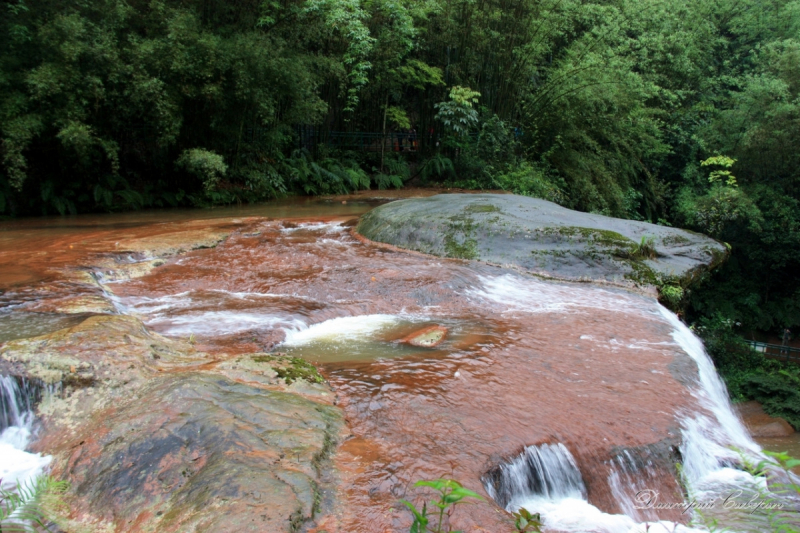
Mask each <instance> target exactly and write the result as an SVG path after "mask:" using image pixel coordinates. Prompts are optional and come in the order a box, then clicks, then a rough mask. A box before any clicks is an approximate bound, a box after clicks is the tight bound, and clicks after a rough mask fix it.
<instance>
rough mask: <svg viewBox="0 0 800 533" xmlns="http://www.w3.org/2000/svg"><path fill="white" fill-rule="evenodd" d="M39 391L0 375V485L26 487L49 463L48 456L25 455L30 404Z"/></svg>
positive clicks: (30, 421) (30, 430)
mask: <svg viewBox="0 0 800 533" xmlns="http://www.w3.org/2000/svg"><path fill="white" fill-rule="evenodd" d="M39 394H40V391H39V390H38V388H37V387H36V386H34V385H33V384H31V383H30V382H28V381H25V380H16V379H14V378H12V377H9V376H0V486H2V488H3V489H5V490H12V489H15V488H16V487H17V485H18V484H19V485H21V486H30V484H31V482H32V481H33V480H34V479H36V477H37V476H38V475H40V474H41V473H42V472H43V471H44V469H45V467H46V466H47V465H48V464H49V463H50V460H51V458H50V457H49V456H42V455H41V454H38V453H30V452H27V451H26V449H27V448H28V445H29V444H30V442H31V437H32V434H33V425H34V415H33V403H34V401H35V400H36V398H37V396H38V395H39Z"/></svg>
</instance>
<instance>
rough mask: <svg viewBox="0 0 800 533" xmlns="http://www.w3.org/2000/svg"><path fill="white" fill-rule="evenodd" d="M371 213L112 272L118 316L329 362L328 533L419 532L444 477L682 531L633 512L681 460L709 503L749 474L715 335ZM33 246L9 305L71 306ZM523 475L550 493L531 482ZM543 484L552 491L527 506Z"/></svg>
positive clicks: (677, 492)
mask: <svg viewBox="0 0 800 533" xmlns="http://www.w3.org/2000/svg"><path fill="white" fill-rule="evenodd" d="M368 207H369V206H367V205H353V204H349V205H347V206H331V208H330V210H328V211H326V212H323V213H314V214H308V215H306V216H303V214H300V215H299V216H298V215H295V218H294V219H292V220H289V219H288V218H287V217H288V216H290V212H286V213H282V217H283V218H281V216H274V215H272V218H267V217H270V216H271V215H270V214H269V213H259V212H257V211H254V210H251V211H249V212H247V213H246V216H248V217H250V218H245V215H238V216H237V215H231V212H230V211H229V212H227V216H228V217H229V218H224V219H222V217H220V220H217V221H216V222H215V220H209V221H207V223H208V224H218V225H220V226H221V227H225V228H226V230H228V231H231V232H232V233H231V235H230V236H229V237H228V238H227V240H225V241H224V242H223V243H221V244H220V245H219V246H217V247H216V248H213V249H211V248H207V249H200V250H194V251H189V252H186V253H183V254H180V255H176V256H174V257H172V258H170V259H168V260H167V261H166V264H164V265H163V266H159V267H158V268H156V269H154V270H153V271H152V272H149V273H147V274H145V275H142V276H139V277H135V278H133V279H124V278H123V279H110V278H109V279H104V278H103V276H102V272H100V273H99V276H97V279H98V280H99V282H100V284H101V286H102V290H103V293H104V294H105V295H106V297H107V299H108V300H109V301H110V302H111V304H112V305H113V308H114V311H115V312H118V313H123V314H132V315H136V316H138V317H140V318H141V319H142V320H143V321H144V322H145V324H146V325H147V326H148V327H149V328H151V329H152V330H154V331H156V332H158V333H161V334H162V335H165V336H171V337H176V338H182V339H190V340H191V342H193V343H195V346H196V347H197V348H198V349H202V350H203V351H205V352H209V353H213V354H215V356H216V357H217V358H218V360H219V361H224V360H225V359H229V358H231V357H234V356H236V355H239V354H245V353H251V352H260V351H272V350H274V351H280V352H286V353H288V354H290V355H293V356H299V357H303V358H305V359H307V360H309V361H311V362H313V363H315V364H316V365H317V366H318V367H319V369H320V371H321V372H322V373H323V375H324V376H325V378H326V379H327V380H329V382H330V383H331V385H332V386H333V388H334V390H335V391H336V393H337V395H338V397H337V400H338V405H339V406H340V407H341V408H342V409H343V410H344V413H345V416H346V419H347V423H348V426H349V431H350V436H349V438H347V439H345V440H344V441H343V442H341V443H340V445H339V448H338V452H337V453H336V454H335V456H334V459H335V463H336V467H337V475H338V476H339V490H340V494H339V496H338V503H337V508H336V509H335V512H334V513H331V514H330V516H327V517H324V518H323V519H322V520H321V522H320V530H322V529H326V530H327V531H340V532H348V533H355V532H363V533H374V532H393V531H403V530H404V529H405V530H406V531H407V530H408V525H409V523H410V519H409V513H408V512H407V510H405V509H404V508H403V507H402V506H399V505H398V504H397V502H398V500H399V499H400V498H406V499H411V500H415V501H416V500H417V497H418V496H419V495H418V494H417V493H416V492H415V489H413V488H412V485H413V483H414V482H415V481H417V480H420V479H435V478H438V477H448V478H453V479H457V480H459V481H461V482H462V483H463V484H464V485H465V486H467V487H469V488H471V489H473V490H478V491H482V492H483V493H484V494H486V495H487V496H495V498H496V500H497V501H498V502H499V503H500V505H501V506H506V507H507V508H508V509H509V510H514V509H515V508H518V507H520V506H525V507H527V508H529V509H530V510H531V511H535V512H540V513H542V515H543V518H544V520H545V524H546V526H548V527H549V528H551V529H553V530H567V531H609V532H612V531H613V532H617V531H620V532H621V531H638V530H642V531H644V530H645V529H643V528H646V527H647V526H645V525H644V524H645V523H650V524H653V523H657V522H659V521H662V522H661V525H662V526H663V527H664V528H665V529H666V530H668V531H672V530H673V529H674V530H676V531H685V530H687V528H684V527H683V526H677V525H674V524H673V522H675V523H686V522H687V520H688V518H689V516H688V514H687V513H684V512H683V510H682V509H680V508H677V507H676V508H671V509H660V510H658V511H656V510H654V509H648V508H644V509H642V508H637V507H641V506H637V505H636V504H637V500H636V497H637V494H639V493H640V492H641V491H654V492H657V493H658V494H659V495H660V498H661V500H660V501H663V502H669V503H676V504H677V503H680V502H682V501H683V495H682V489H681V487H680V485H679V484H678V482H677V480H676V473H675V467H674V465H675V463H676V462H677V461H681V462H682V463H683V465H684V467H683V468H684V472H685V474H686V475H687V477H688V479H689V481H690V482H691V483H692V484H693V485H694V486H695V488H697V489H698V490H702V491H707V492H709V491H710V492H709V494H711V493H713V491H714V487H715V483H716V482H715V479H717V478H718V477H719V476H720V475H723V476H724V473H725V472H735V473H736V475H741V476H744V473H742V472H741V471H740V470H736V469H735V467H736V465H737V463H738V456H737V454H736V453H734V452H731V451H730V449H729V446H736V447H738V448H740V449H743V450H746V451H749V453H752V454H754V455H757V454H758V451H759V448H758V446H757V445H756V444H755V443H753V442H752V440H751V439H750V438H749V436H748V435H747V432H746V430H745V429H744V427H743V425H742V424H741V422H740V421H739V420H738V418H737V417H736V415H735V414H734V413H733V411H732V409H731V406H730V403H729V401H728V399H727V394H726V392H725V389H724V386H723V385H722V383H721V381H720V380H719V377H718V376H717V374H716V371H715V370H714V368H713V365H712V364H711V361H710V360H709V358H708V356H707V355H706V354H705V352H704V350H703V347H702V344H701V343H700V341H699V340H698V339H697V338H696V337H695V336H694V335H693V334H692V332H691V331H690V330H689V329H688V328H686V326H685V325H684V324H682V323H681V322H680V321H679V320H678V319H677V317H675V316H674V315H673V314H671V313H670V312H669V311H667V310H665V309H664V308H663V307H661V306H660V305H659V304H658V302H657V301H655V300H654V299H653V298H651V297H646V296H642V295H639V294H634V293H631V292H626V291H624V290H620V289H615V288H611V287H600V286H596V285H591V284H585V283H572V284H567V283H557V282H550V281H543V280H540V279H537V278H534V277H531V276H527V275H524V274H520V273H517V272H513V271H509V270H505V269H502V268H499V267H494V266H488V265H485V264H479V263H470V262H466V261H457V260H447V259H441V258H435V257H430V256H425V255H422V254H418V253H413V252H404V251H400V250H397V249H393V248H391V247H388V246H379V245H375V244H373V243H370V242H366V241H364V240H363V239H361V238H359V237H358V236H356V235H354V234H353V233H352V232H351V227H352V222H350V221H351V220H352V217H353V216H354V215H357V214H359V213H361V212H363V211H364V210H366V209H367V208H368ZM231 216H237V219H236V220H234V221H232V220H231V218H230V217H231ZM348 220H350V221H348ZM165 224H167V225H168V224H178V222H167V223H164V222H159V223H156V221H155V220H149V219H147V218H146V217H144V218H139V219H135V220H131V221H130V225H129V226H128V227H125V226H124V224H121V223H115V224H109V225H107V226H102V227H99V228H92V227H91V224H83V223H78V222H76V223H75V229H74V233H68V232H67V233H68V236H67V235H65V234H61V237H62V239H61V241H60V242H61V243H60V244H57V243H56V240H55V239H51V242H49V243H45V242H44V240H45V239H44V237H41V238H39V237H37V238H36V239H34V240H35V243H36V244H35V246H36V247H37V248H39V251H40V252H41V251H44V252H46V253H49V254H51V255H52V256H55V257H56V259H57V260H56V263H57V265H56V266H58V267H59V268H67V267H68V266H69V265H91V264H92V260H93V259H92V258H93V257H97V256H98V255H99V254H106V253H108V252H113V246H111V245H110V243H111V242H112V241H113V240H114V235H115V234H117V233H118V232H120V231H127V232H128V233H130V234H131V235H132V236H133V237H138V236H141V235H145V234H147V233H148V232H159V231H160V232H165V231H167V230H166V229H164V226H165ZM62 230H63V228H62V229H61V230H60V231H62ZM17 231H21V230H19V228H17ZM25 231H27V232H29V233H30V234H31V235H32V234H34V233H35V228H32V227H29V228H27V229H26V230H25ZM6 242H10V240H9V239H7V241H6ZM79 243H82V244H79ZM20 246H21V250H20V251H19V254H18V255H19V256H20V257H22V258H23V259H25V260H26V261H28V262H29V266H30V268H28V269H27V270H26V271H25V276H21V274H20V272H19V271H18V270H14V271H12V273H11V274H10V275H9V276H7V277H6V278H5V279H0V286H5V288H6V291H5V293H4V294H3V295H2V297H0V304H2V305H4V306H5V309H6V310H7V311H8V310H13V311H14V312H23V311H26V310H27V309H28V308H29V307H30V306H35V305H39V303H38V302H40V301H41V300H43V299H48V298H50V299H52V298H61V297H65V296H67V295H68V293H69V292H70V290H72V289H71V287H72V286H71V285H70V284H69V283H64V282H56V281H54V280H56V279H57V275H56V274H55V273H54V272H55V271H54V265H53V264H50V265H49V266H47V267H45V265H44V264H43V263H42V259H41V258H40V257H39V256H37V255H36V252H35V251H34V249H33V248H25V246H23V245H20ZM67 246H68V247H69V248H68V249H66V247H67ZM78 246H80V253H78V252H77V251H74V250H75V249H74V248H73V247H78ZM70 249H72V250H73V251H72V252H69V251H68V250H70ZM6 250H8V248H6ZM146 259H150V258H149V257H147V256H146V254H145V255H141V256H137V257H135V258H134V259H133V260H134V261H142V260H146ZM5 260H6V261H7V263H8V262H10V261H13V258H12V259H9V257H8V255H7V256H6V257H5ZM45 287H47V288H48V290H45ZM59 291H62V292H59ZM54 292H55V293H56V294H55V296H54V295H53V293H54ZM56 322H57V321H56ZM432 325H438V326H444V327H446V328H447V332H448V333H447V335H446V337H445V339H444V342H442V343H441V344H439V345H438V346H436V347H433V348H420V347H415V346H411V345H409V344H408V343H405V342H401V341H402V339H404V338H407V337H408V336H409V335H410V334H413V333H414V332H415V331H417V330H421V329H423V328H425V327H430V326H432ZM532 458H533V459H532ZM534 459H535V460H534ZM523 463H524V464H526V465H528V466H526V467H525V468H529V470H530V472H529V474H526V475H529V477H530V476H533V477H534V478H536V476H539V477H540V478H541V480H540V482H538V485H537V484H536V483H533V482H532V481H531V479H529V478H525V479H523V478H520V477H519V476H520V475H521V474H518V471H520V469H521V468H522V467H521V466H519V465H522V464H523ZM515 464H517V465H518V466H517V467H515V466H514V465H515ZM530 465H534V466H530ZM536 465H538V466H536ZM547 465H551V466H547ZM553 465H555V466H553ZM558 465H561V466H558ZM565 465H566V466H565ZM515 468H516V470H515ZM531 469H532V470H531ZM523 470H524V469H523ZM491 472H495V474H491ZM514 472H517V473H514ZM492 475H494V478H493V479H494V480H495V481H496V482H497V483H500V485H502V487H503V489H502V490H503V491H504V492H503V495H502V496H501V495H500V493H499V492H498V487H499V486H500V485H492V483H491V482H489V481H487V480H489V479H492ZM504 476H505V477H504ZM514 476H517V478H514ZM501 478H502V479H506V481H504V482H502V483H501V482H500V481H497V480H498V479H501ZM512 479H516V481H514V482H513V483H512V482H511V481H509V480H512ZM547 479H550V480H555V481H552V482H550V481H547V482H545V481H542V480H547ZM514 483H516V484H517V485H516V486H518V488H517V489H514V488H513V487H514V486H515V485H514ZM531 483H532V484H533V485H537V486H545V487H547V490H546V491H542V490H534V489H531V490H530V493H526V491H527V490H528V489H526V488H525V487H526V486H528V485H530V486H533V485H531ZM493 487H494V488H493ZM487 499H488V498H487ZM508 516H509V515H507V514H506V513H504V512H503V511H501V510H500V508H499V507H497V506H494V505H493V504H489V503H485V504H477V505H470V506H462V507H460V508H459V509H458V511H457V512H456V513H455V514H454V516H453V517H452V523H453V525H454V526H455V527H456V528H459V529H464V530H465V531H491V532H500V531H506V530H509V531H510V530H511V528H510V526H509V519H508ZM676 528H677V529H676ZM651 531H656V529H651Z"/></svg>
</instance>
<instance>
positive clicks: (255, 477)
mask: <svg viewBox="0 0 800 533" xmlns="http://www.w3.org/2000/svg"><path fill="white" fill-rule="evenodd" d="M342 428H343V419H342V415H341V413H340V412H339V411H338V409H336V408H335V407H331V406H328V405H323V404H320V403H318V402H315V401H311V400H308V399H306V398H304V397H301V396H299V395H296V394H291V393H287V392H280V391H269V390H264V389H261V388H259V387H254V386H250V385H245V384H241V383H236V382H234V381H232V380H230V379H228V378H225V377H220V376H215V375H211V374H202V373H190V374H182V375H178V376H170V377H166V378H163V379H158V380H153V381H151V382H150V383H149V384H148V385H147V386H146V387H144V388H142V389H140V390H138V391H137V393H136V395H135V396H134V397H133V398H131V399H130V400H129V401H128V402H127V403H125V404H124V405H122V406H110V407H108V408H107V409H105V410H103V411H98V412H97V413H95V415H94V416H93V417H92V419H91V421H90V422H89V423H87V424H86V425H85V426H84V427H83V428H82V430H81V431H80V434H79V435H75V436H74V437H72V438H68V439H63V440H61V441H59V440H58V438H57V435H55V434H54V433H53V432H48V436H47V438H46V439H45V441H44V442H43V443H41V445H44V446H49V449H50V451H51V453H54V455H55V461H54V464H55V466H54V474H55V475H57V476H58V477H60V478H63V479H67V480H69V481H70V483H71V485H72V489H71V491H70V495H69V496H68V503H69V507H70V516H69V519H68V521H69V520H71V521H75V522H78V523H84V524H86V523H91V524H105V525H106V527H109V528H110V529H111V530H112V531H125V532H133V531H197V532H206V531H208V532H217V531H269V532H271V531H276V532H277V531H281V532H283V531H286V532H289V531H296V530H298V529H299V528H300V527H301V526H303V525H304V524H306V523H309V522H311V521H312V520H313V519H314V517H315V516H316V515H317V513H318V512H320V511H321V509H320V501H321V499H322V498H321V491H322V490H323V489H324V488H325V487H326V486H327V485H326V478H325V470H326V465H327V459H328V455H329V454H330V453H331V451H332V450H333V448H334V446H335V442H336V440H337V439H338V436H339V433H340V431H341V429H342Z"/></svg>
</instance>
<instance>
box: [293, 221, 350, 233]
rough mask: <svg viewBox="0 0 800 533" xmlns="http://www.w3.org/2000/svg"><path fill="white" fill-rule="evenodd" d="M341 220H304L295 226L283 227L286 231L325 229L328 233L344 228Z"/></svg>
mask: <svg viewBox="0 0 800 533" xmlns="http://www.w3.org/2000/svg"><path fill="white" fill-rule="evenodd" d="M344 229H345V227H344V226H342V224H341V222H303V223H302V224H298V225H297V226H295V227H293V228H281V231H282V232H284V233H292V232H295V231H300V230H325V232H326V233H334V232H338V231H342V230H344Z"/></svg>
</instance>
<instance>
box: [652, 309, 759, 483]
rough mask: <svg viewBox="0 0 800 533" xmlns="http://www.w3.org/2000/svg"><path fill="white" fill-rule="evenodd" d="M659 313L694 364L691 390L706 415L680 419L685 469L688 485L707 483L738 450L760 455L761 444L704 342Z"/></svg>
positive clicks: (665, 313) (664, 311) (667, 314)
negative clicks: (695, 375) (735, 407)
mask: <svg viewBox="0 0 800 533" xmlns="http://www.w3.org/2000/svg"><path fill="white" fill-rule="evenodd" d="M660 309H661V314H662V316H663V317H664V318H665V319H666V320H667V321H668V322H669V323H670V325H672V327H673V331H672V338H673V339H674V340H675V343H676V344H677V345H678V346H680V347H681V349H682V350H683V351H684V352H686V354H688V355H689V357H691V358H692V360H694V362H695V363H696V364H697V371H698V377H699V386H698V387H695V388H694V389H692V394H693V395H694V396H695V397H696V398H697V399H698V402H699V403H700V405H701V406H702V407H704V408H705V409H706V410H707V411H708V412H709V413H710V415H711V416H710V417H709V416H705V415H701V414H690V415H688V416H687V417H686V418H685V419H684V420H683V422H682V426H683V444H682V446H681V454H682V456H683V460H684V464H683V469H684V473H685V475H686V477H687V480H688V481H689V483H690V485H692V486H694V487H700V486H702V485H706V484H707V482H708V481H709V479H713V477H712V478H710V476H712V475H713V474H714V473H715V472H716V471H718V470H720V469H721V468H722V467H723V464H725V463H726V462H738V461H739V459H740V455H739V453H738V452H736V451H734V450H732V449H731V448H732V447H733V448H736V449H738V450H740V452H741V453H743V454H745V455H747V456H750V457H754V458H759V459H760V458H763V456H762V454H761V448H760V447H759V446H758V445H757V444H756V443H755V442H754V441H753V439H752V438H751V437H750V435H749V433H748V432H747V430H746V429H745V427H744V424H743V423H742V421H741V420H740V419H739V417H738V416H736V414H735V413H734V411H733V407H732V406H731V402H730V400H729V399H728V391H727V390H726V389H725V385H724V384H723V383H722V380H721V379H720V377H719V375H718V374H717V370H716V368H714V363H713V362H712V361H711V358H710V357H709V356H708V354H707V353H706V351H705V348H704V347H703V343H702V342H701V341H700V339H699V338H697V336H696V335H695V334H694V333H692V331H691V330H690V329H689V328H688V327H687V326H686V324H684V323H683V322H681V321H680V319H679V318H678V317H677V316H675V315H674V314H673V313H671V312H669V311H668V310H667V309H665V308H663V307H661V308H660Z"/></svg>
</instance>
